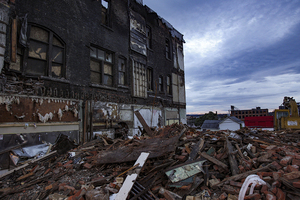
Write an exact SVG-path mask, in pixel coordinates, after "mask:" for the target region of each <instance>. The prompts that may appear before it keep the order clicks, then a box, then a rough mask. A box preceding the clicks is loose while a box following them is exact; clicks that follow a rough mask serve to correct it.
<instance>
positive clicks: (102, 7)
mask: <svg viewBox="0 0 300 200" xmlns="http://www.w3.org/2000/svg"><path fill="white" fill-rule="evenodd" d="M103 1H105V2H106V3H107V8H106V7H105V6H103V5H104V3H103ZM110 7H111V0H101V24H102V25H104V26H108V27H110ZM104 11H106V12H104ZM104 15H105V16H104ZM104 17H105V19H103V18H104ZM103 20H104V22H103Z"/></svg>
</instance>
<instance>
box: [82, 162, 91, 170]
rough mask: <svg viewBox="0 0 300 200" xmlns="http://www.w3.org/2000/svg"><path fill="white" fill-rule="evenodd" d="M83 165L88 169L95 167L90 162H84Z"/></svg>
mask: <svg viewBox="0 0 300 200" xmlns="http://www.w3.org/2000/svg"><path fill="white" fill-rule="evenodd" d="M83 167H85V168H87V169H91V168H92V167H93V165H91V164H89V163H84V165H83Z"/></svg>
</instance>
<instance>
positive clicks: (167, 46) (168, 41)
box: [166, 39, 171, 59]
mask: <svg viewBox="0 0 300 200" xmlns="http://www.w3.org/2000/svg"><path fill="white" fill-rule="evenodd" d="M166 58H168V59H171V51H170V40H168V39H166Z"/></svg>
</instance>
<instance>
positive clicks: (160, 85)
mask: <svg viewBox="0 0 300 200" xmlns="http://www.w3.org/2000/svg"><path fill="white" fill-rule="evenodd" d="M158 91H160V92H163V77H162V76H159V77H158Z"/></svg>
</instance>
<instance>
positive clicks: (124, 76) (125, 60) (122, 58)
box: [118, 56, 128, 86]
mask: <svg viewBox="0 0 300 200" xmlns="http://www.w3.org/2000/svg"><path fill="white" fill-rule="evenodd" d="M121 60H123V61H124V70H122V69H121V70H120V66H119V65H120V62H121ZM120 73H122V74H123V80H124V83H123V84H122V83H120V78H121V77H120ZM118 85H119V86H126V85H128V84H127V59H126V58H125V57H123V56H119V57H118Z"/></svg>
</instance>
